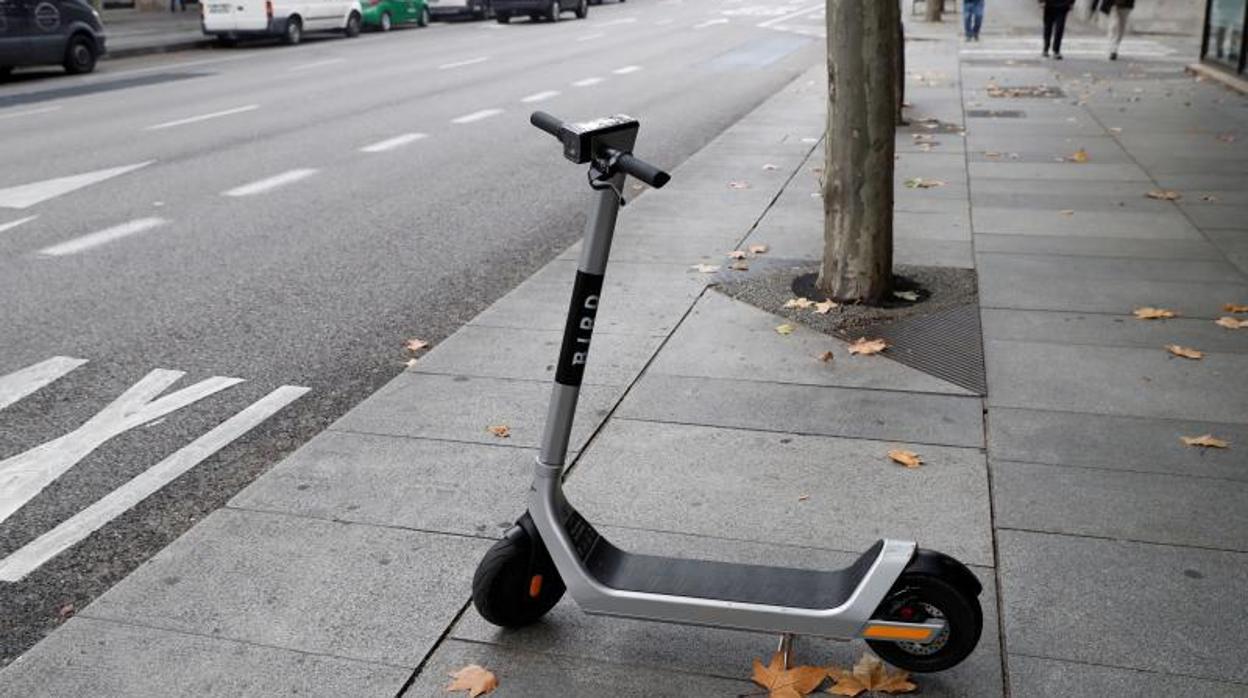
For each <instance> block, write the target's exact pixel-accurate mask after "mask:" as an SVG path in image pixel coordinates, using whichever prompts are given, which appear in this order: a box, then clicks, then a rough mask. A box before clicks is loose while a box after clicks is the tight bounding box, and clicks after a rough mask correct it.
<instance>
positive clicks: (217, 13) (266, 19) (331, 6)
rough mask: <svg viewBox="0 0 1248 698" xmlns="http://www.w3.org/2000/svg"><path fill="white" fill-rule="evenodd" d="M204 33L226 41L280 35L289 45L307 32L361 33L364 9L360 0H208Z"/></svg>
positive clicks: (351, 35) (300, 39)
mask: <svg viewBox="0 0 1248 698" xmlns="http://www.w3.org/2000/svg"><path fill="white" fill-rule="evenodd" d="M200 7H201V8H202V10H201V11H202V12H203V27H204V34H207V35H208V36H215V37H216V38H217V40H218V41H220V42H221V43H223V44H227V45H229V44H233V43H234V42H235V41H236V40H238V39H241V38H244V37H252V36H278V37H281V38H282V41H284V42H286V43H288V44H297V43H299V42H300V41H302V40H303V35H304V33H305V32H316V31H339V32H342V33H343V34H345V35H346V36H348V37H355V36H359V35H360V27H362V26H363V23H364V10H363V8H362V7H360V3H359V0H228V1H224V2H223V1H222V0H204V2H203V4H202V5H200Z"/></svg>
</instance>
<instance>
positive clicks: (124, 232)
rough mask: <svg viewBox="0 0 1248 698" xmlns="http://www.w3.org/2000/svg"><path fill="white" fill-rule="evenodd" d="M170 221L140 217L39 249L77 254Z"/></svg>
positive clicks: (44, 252) (53, 254) (57, 254)
mask: <svg viewBox="0 0 1248 698" xmlns="http://www.w3.org/2000/svg"><path fill="white" fill-rule="evenodd" d="M168 222H169V221H167V220H165V219H164V218H139V219H138V220H133V221H130V222H128V223H122V224H121V225H115V226H113V227H111V228H105V229H104V230H99V231H96V232H94V233H91V234H89V235H83V236H82V237H78V238H74V239H73V240H67V241H65V242H62V243H60V244H58V245H52V246H51V247H45V248H43V249H42V250H39V254H41V255H46V256H49V257H64V256H65V255H71V254H77V253H79V252H83V251H85V250H89V249H91V248H93V247H99V246H100V245H106V244H108V243H110V242H113V241H114V240H120V239H121V238H124V237H129V236H131V235H137V234H139V233H142V232H146V231H148V230H151V229H152V228H158V227H160V226H162V225H164V224H166V223H168Z"/></svg>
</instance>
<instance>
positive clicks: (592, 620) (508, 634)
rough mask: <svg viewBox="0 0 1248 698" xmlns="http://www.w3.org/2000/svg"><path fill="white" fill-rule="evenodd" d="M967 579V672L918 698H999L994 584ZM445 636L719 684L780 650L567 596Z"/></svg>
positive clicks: (786, 558)
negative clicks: (533, 618)
mask: <svg viewBox="0 0 1248 698" xmlns="http://www.w3.org/2000/svg"><path fill="white" fill-rule="evenodd" d="M599 531H600V532H601V533H602V534H603V535H604V536H606V537H607V538H608V539H609V540H611V542H612V543H614V544H616V545H619V546H621V547H623V548H625V549H627V550H636V551H642V552H646V553H649V554H654V555H674V556H682V557H693V558H699V559H709V560H719V561H723V562H743V563H748V564H771V565H784V566H788V567H797V568H802V569H834V568H837V567H843V566H845V565H848V564H849V563H851V562H853V560H854V559H855V557H856V556H855V555H853V554H849V553H840V552H832V551H827V550H822V549H817V548H803V547H799V546H794V545H779V544H767V545H763V544H758V543H748V542H743V541H728V540H722V539H714V538H702V537H697V536H685V535H674V534H669V533H656V532H652V531H639V530H630V529H617V528H614V527H606V526H603V527H599ZM973 571H974V572H975V573H976V574H977V575H978V576H979V577H980V580H981V582H982V583H983V585H984V591H983V594H982V595H981V596H980V605H981V606H982V607H983V610H984V634H983V636H982V637H981V639H980V642H979V646H978V647H977V648H976V650H975V652H974V653H973V654H972V655H971V656H970V657H969V658H968V659H967V660H966V662H965V663H963V664H961V665H959V666H958V667H956V668H955V669H953V670H951V671H948V672H942V673H940V674H932V675H925V676H921V677H918V679H917V680H918V682H919V684H920V685H921V686H922V689H923V695H937V696H998V697H999V696H1000V695H1001V694H1002V689H1001V654H1000V652H1001V650H1000V641H999V638H998V637H997V627H998V625H997V614H996V608H997V604H996V591H995V583H994V581H993V579H992V573H991V571H990V570H986V569H983V568H973ZM450 635H451V637H453V638H456V639H462V640H467V641H472V642H484V643H491V644H496V645H502V646H505V647H509V648H514V649H517V650H522V651H529V652H539V653H542V654H553V655H559V656H569V657H579V658H583V659H590V660H596V661H605V662H619V663H623V664H629V665H637V666H645V667H653V668H656V669H663V670H672V671H688V670H695V671H697V672H699V673H704V674H708V675H712V676H720V677H724V678H739V677H741V676H743V671H744V672H748V670H749V666H750V662H751V660H752V659H753V658H755V657H757V658H760V659H762V660H763V661H766V659H767V657H768V656H770V654H771V653H772V652H773V651H774V650H775V647H776V641H777V638H776V636H775V635H766V634H760V633H751V632H741V631H736V630H723V629H717V628H701V627H695V626H684V625H672V624H666V623H652V622H646V621H637V620H626V619H621V618H607V617H603V616H590V615H587V614H585V613H583V612H581V610H580V609H579V608H577V606H576V603H575V602H574V601H572V600H571V599H570V598H569V597H566V596H565V597H564V599H563V600H562V601H560V603H559V604H558V605H557V606H556V607H555V608H554V609H553V610H552V611H551V612H550V614H549V615H548V616H546V618H544V619H543V620H542V622H540V623H537V624H535V625H532V626H529V627H527V628H523V629H519V630H504V629H501V628H497V627H495V626H493V625H490V624H489V623H487V622H486V621H484V620H483V619H482V618H481V617H480V616H479V615H477V613H476V611H475V610H474V609H471V608H470V609H468V611H467V612H466V613H465V614H464V617H463V618H462V619H460V620H459V622H458V623H456V625H455V627H454V628H453V629H452V630H451V633H450ZM864 648H865V645H864V644H863V643H861V642H845V641H839V640H828V639H823V638H816V637H810V636H801V637H799V638H797V641H796V642H795V643H794V650H795V652H796V661H797V662H800V663H808V664H812V665H817V666H828V665H830V664H836V665H839V666H842V667H846V666H849V665H851V664H852V663H853V662H855V661H857V659H858V658H859V657H860V656H861V654H862V652H863V651H864ZM698 695H702V694H698Z"/></svg>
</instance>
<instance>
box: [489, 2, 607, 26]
mask: <svg viewBox="0 0 1248 698" xmlns="http://www.w3.org/2000/svg"><path fill="white" fill-rule="evenodd" d="M564 12H575V13H576V18H577V19H585V15H587V14H589V0H494V16H495V17H496V18H497V19H498V21H499V23H501V24H506V23H508V22H510V21H511V18H512V17H517V16H520V15H528V16H529V19H532V20H534V21H536V20H538V19H542V18H545V19H546V21H548V22H558V21H559V15H561V14H563V13H564Z"/></svg>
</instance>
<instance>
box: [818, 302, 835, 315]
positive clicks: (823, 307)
mask: <svg viewBox="0 0 1248 698" xmlns="http://www.w3.org/2000/svg"><path fill="white" fill-rule="evenodd" d="M839 307H841V306H840V305H839V304H838V303H837V302H836V301H820V302H818V303H815V312H816V313H818V314H820V315H827V314H828V313H830V312H832V309H833V308H839Z"/></svg>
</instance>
